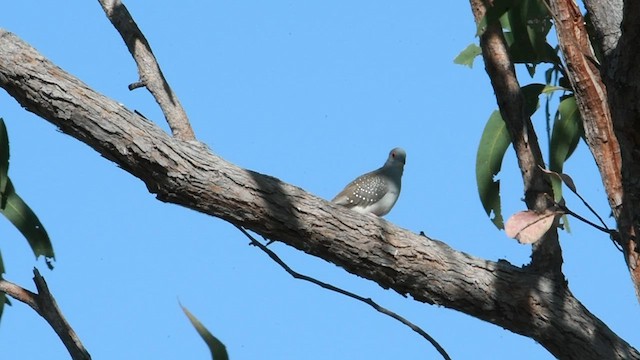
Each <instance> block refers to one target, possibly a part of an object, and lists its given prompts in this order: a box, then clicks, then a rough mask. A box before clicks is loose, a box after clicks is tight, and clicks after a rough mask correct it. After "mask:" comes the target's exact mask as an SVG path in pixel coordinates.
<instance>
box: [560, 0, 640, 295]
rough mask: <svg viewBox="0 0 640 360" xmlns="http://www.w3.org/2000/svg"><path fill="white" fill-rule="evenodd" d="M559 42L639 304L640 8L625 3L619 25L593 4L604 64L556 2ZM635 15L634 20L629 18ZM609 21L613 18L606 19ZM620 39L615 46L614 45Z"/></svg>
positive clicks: (576, 15) (578, 21)
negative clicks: (598, 60) (639, 96)
mask: <svg viewBox="0 0 640 360" xmlns="http://www.w3.org/2000/svg"><path fill="white" fill-rule="evenodd" d="M550 5H551V10H552V14H553V17H554V20H555V24H556V31H557V33H558V42H559V44H560V48H561V50H562V53H563V55H564V59H565V62H566V65H567V74H568V76H569V79H570V80H571V84H572V87H573V89H574V91H575V95H576V102H577V104H578V107H579V109H580V114H581V117H582V122H583V127H584V129H585V138H586V140H587V143H588V145H589V149H591V152H592V154H593V157H594V159H595V161H596V164H597V165H598V168H599V170H600V175H601V177H602V182H603V184H604V188H605V190H606V192H607V195H608V198H609V205H610V207H611V210H612V212H613V215H614V217H615V219H616V223H617V228H618V233H619V239H616V240H617V241H619V242H620V243H621V244H622V247H623V249H624V255H625V260H626V262H627V265H628V267H629V271H630V274H631V279H632V281H633V284H634V287H635V289H636V296H637V297H638V299H640V266H639V265H640V256H638V245H637V240H636V237H637V234H638V229H639V226H640V162H639V161H638V160H639V159H640V121H638V120H640V119H639V118H638V117H639V115H640V112H639V111H640V103H639V102H638V94H640V75H638V74H639V70H640V66H639V65H638V61H639V60H640V55H639V54H638V50H639V49H640V40H639V38H638V35H640V31H639V30H638V26H639V25H640V24H638V20H637V18H638V17H637V14H638V11H640V5H638V3H637V2H635V1H627V2H626V4H625V10H624V13H625V14H627V16H625V17H624V19H623V20H622V31H621V28H620V26H621V24H620V15H621V12H620V9H619V6H618V7H615V5H616V4H613V3H612V4H609V5H610V6H612V7H611V8H610V11H609V12H610V14H609V13H604V11H605V9H604V8H603V4H601V3H600V4H596V3H595V2H591V3H589V8H591V9H592V10H593V11H594V12H593V14H592V15H591V16H592V17H593V19H594V21H593V26H594V29H595V31H594V32H595V36H594V38H595V41H596V45H597V46H598V47H601V48H602V49H603V56H602V57H601V58H602V63H601V64H600V66H599V67H598V66H597V65H596V60H595V54H593V52H592V47H591V44H590V41H589V36H588V34H587V28H586V25H585V22H584V18H583V17H582V14H581V12H580V9H579V8H578V7H577V5H576V4H575V3H574V2H573V1H571V0H552V1H551V2H550ZM629 14H633V15H632V16H628V15H629ZM607 16H609V17H608V18H607ZM616 40H617V42H616Z"/></svg>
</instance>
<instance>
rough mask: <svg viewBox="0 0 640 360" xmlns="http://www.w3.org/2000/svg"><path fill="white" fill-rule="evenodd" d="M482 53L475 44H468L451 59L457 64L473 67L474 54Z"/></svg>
mask: <svg viewBox="0 0 640 360" xmlns="http://www.w3.org/2000/svg"><path fill="white" fill-rule="evenodd" d="M480 54H482V49H481V48H480V46H478V45H476V44H469V46H467V47H466V48H465V49H464V50H462V51H461V52H460V54H458V56H456V58H455V59H453V62H454V63H455V64H458V65H465V66H468V67H470V68H473V60H475V58H476V56H478V55H480Z"/></svg>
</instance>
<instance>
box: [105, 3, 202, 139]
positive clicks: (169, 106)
mask: <svg viewBox="0 0 640 360" xmlns="http://www.w3.org/2000/svg"><path fill="white" fill-rule="evenodd" d="M99 2H100V5H102V9H103V10H104V12H105V14H106V15H107V17H108V18H109V21H111V23H112V24H113V26H114V27H115V28H116V30H118V32H119V33H120V36H122V39H123V40H124V42H125V44H126V45H127V48H128V49H129V52H130V53H131V55H132V56H133V59H134V60H135V62H136V64H137V65H138V74H139V75H140V81H138V82H135V83H134V84H132V85H133V87H131V86H132V85H130V88H129V89H130V90H133V89H135V88H138V87H142V86H146V87H147V89H148V90H149V92H150V93H151V95H153V97H154V98H155V99H156V102H157V103H158V105H159V106H160V108H161V109H162V113H163V114H164V117H165V119H166V120H167V123H169V127H170V128H171V132H172V133H173V136H175V137H176V138H177V139H179V140H185V141H187V140H195V134H194V132H193V129H192V128H191V124H190V123H189V118H188V117H187V113H186V112H185V110H184V108H183V107H182V105H181V104H180V101H179V100H178V96H177V95H176V94H175V93H174V92H173V90H172V89H171V87H170V86H169V84H168V83H167V80H166V79H165V77H164V75H163V74H162V70H160V65H158V61H157V60H156V57H155V56H154V55H153V52H152V51H151V46H150V45H149V42H148V41H147V39H146V38H145V37H144V35H143V34H142V31H141V30H140V28H139V27H138V25H137V24H136V22H135V21H134V20H133V17H132V16H131V14H130V13H129V10H127V8H126V7H125V6H124V4H123V3H122V1H121V0H99Z"/></svg>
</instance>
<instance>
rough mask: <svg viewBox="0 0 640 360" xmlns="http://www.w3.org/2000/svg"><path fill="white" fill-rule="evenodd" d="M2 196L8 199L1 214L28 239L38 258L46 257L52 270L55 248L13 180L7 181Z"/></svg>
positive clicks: (0, 210)
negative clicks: (14, 185)
mask: <svg viewBox="0 0 640 360" xmlns="http://www.w3.org/2000/svg"><path fill="white" fill-rule="evenodd" d="M2 195H3V197H4V198H6V204H5V207H4V208H3V209H0V212H1V213H2V214H3V215H4V216H5V217H6V218H7V219H9V221H11V223H12V224H13V226H15V227H16V228H17V229H18V230H19V231H20V232H21V233H22V235H23V236H24V237H25V238H26V239H27V242H29V246H31V250H33V253H34V254H35V256H36V258H37V257H38V256H40V255H42V256H44V257H45V258H46V261H47V266H48V267H49V268H50V269H51V268H52V267H53V266H52V265H51V260H53V259H54V258H55V255H54V253H53V246H52V245H51V241H50V239H49V235H48V234H47V231H46V230H45V228H44V226H43V225H42V223H41V222H40V220H39V219H38V216H37V215H36V214H35V213H34V212H33V210H31V208H30V207H29V206H28V205H27V204H26V203H25V202H24V200H22V198H21V197H20V196H19V195H18V194H17V193H16V191H15V189H14V187H13V184H12V182H11V179H7V188H6V189H5V192H4V194H2Z"/></svg>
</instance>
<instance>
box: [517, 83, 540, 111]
mask: <svg viewBox="0 0 640 360" xmlns="http://www.w3.org/2000/svg"><path fill="white" fill-rule="evenodd" d="M545 88H546V85H545V84H529V85H525V86H523V87H522V88H521V89H522V96H524V100H525V104H524V109H525V111H526V114H527V116H531V115H533V113H535V112H536V110H538V106H539V104H540V99H539V97H540V94H541V93H542V91H544V89H545Z"/></svg>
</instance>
